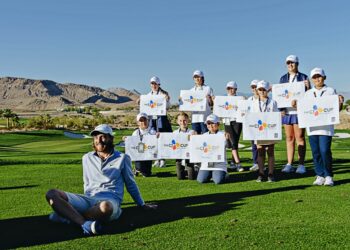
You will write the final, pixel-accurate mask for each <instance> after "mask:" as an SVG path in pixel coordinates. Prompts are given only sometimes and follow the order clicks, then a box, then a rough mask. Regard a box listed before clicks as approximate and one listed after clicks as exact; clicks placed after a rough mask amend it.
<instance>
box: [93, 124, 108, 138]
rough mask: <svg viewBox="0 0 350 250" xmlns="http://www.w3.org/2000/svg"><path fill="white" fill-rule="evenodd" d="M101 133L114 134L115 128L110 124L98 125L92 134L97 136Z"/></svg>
mask: <svg viewBox="0 0 350 250" xmlns="http://www.w3.org/2000/svg"><path fill="white" fill-rule="evenodd" d="M99 133H100V134H106V135H107V134H108V135H110V136H114V135H113V129H112V128H111V127H110V126H108V125H107V124H100V125H98V126H97V127H96V128H95V129H94V130H92V131H91V133H90V135H91V136H95V135H96V134H99Z"/></svg>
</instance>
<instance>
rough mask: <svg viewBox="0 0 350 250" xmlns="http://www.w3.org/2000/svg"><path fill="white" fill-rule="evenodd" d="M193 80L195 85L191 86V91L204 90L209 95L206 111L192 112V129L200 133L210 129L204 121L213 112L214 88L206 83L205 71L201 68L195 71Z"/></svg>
mask: <svg viewBox="0 0 350 250" xmlns="http://www.w3.org/2000/svg"><path fill="white" fill-rule="evenodd" d="M193 80H194V83H195V86H194V87H193V88H191V91H204V92H205V94H206V97H207V102H206V108H205V111H203V112H201V111H193V112H192V121H191V122H192V129H193V130H194V131H196V132H197V134H199V135H200V134H204V133H205V132H207V131H208V129H207V127H206V125H205V123H204V122H205V120H206V118H207V116H208V115H209V114H210V113H211V110H210V106H213V99H212V96H213V89H212V88H211V87H209V86H207V85H205V84H204V73H203V71H201V70H195V71H194V72H193Z"/></svg>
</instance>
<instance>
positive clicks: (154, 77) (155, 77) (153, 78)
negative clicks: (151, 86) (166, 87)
mask: <svg viewBox="0 0 350 250" xmlns="http://www.w3.org/2000/svg"><path fill="white" fill-rule="evenodd" d="M149 82H150V83H152V82H155V83H157V84H158V85H160V79H159V77H158V76H153V77H152V78H151V79H150V80H149Z"/></svg>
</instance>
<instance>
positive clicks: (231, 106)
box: [219, 101, 238, 111]
mask: <svg viewBox="0 0 350 250" xmlns="http://www.w3.org/2000/svg"><path fill="white" fill-rule="evenodd" d="M219 107H220V108H223V109H225V110H236V111H237V109H238V106H236V105H233V104H229V102H227V101H226V102H225V104H224V105H219Z"/></svg>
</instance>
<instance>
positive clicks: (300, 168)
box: [295, 165, 306, 174]
mask: <svg viewBox="0 0 350 250" xmlns="http://www.w3.org/2000/svg"><path fill="white" fill-rule="evenodd" d="M295 173H297V174H305V173H306V168H305V166H304V165H299V166H298V168H297V170H296V171H295Z"/></svg>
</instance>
